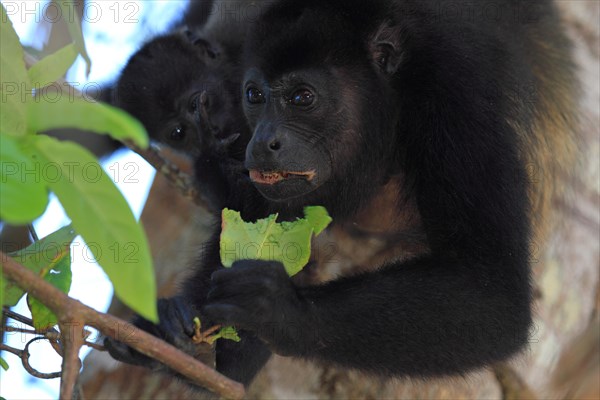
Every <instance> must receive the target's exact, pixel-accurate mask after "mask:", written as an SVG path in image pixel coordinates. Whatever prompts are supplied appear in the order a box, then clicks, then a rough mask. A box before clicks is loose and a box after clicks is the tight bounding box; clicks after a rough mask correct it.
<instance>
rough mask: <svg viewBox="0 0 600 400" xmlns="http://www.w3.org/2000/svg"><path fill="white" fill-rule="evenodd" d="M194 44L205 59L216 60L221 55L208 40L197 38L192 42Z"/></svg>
mask: <svg viewBox="0 0 600 400" xmlns="http://www.w3.org/2000/svg"><path fill="white" fill-rule="evenodd" d="M192 44H193V45H194V46H195V47H196V48H197V49H198V50H200V51H201V52H202V54H203V55H204V58H205V59H207V60H208V59H210V60H216V59H217V58H219V56H220V55H221V52H220V51H219V49H218V48H217V47H215V46H213V45H212V43H210V42H209V41H208V40H206V39H203V38H196V39H194V40H193V41H192Z"/></svg>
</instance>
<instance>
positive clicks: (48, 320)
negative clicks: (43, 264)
mask: <svg viewBox="0 0 600 400" xmlns="http://www.w3.org/2000/svg"><path fill="white" fill-rule="evenodd" d="M42 272H43V273H44V275H43V276H44V280H45V281H46V282H48V283H50V284H52V285H54V286H55V287H57V288H58V289H60V290H61V291H62V292H63V293H65V294H68V293H69V289H70V288H71V280H72V278H73V274H72V272H71V252H70V251H69V250H68V249H67V252H66V253H64V255H63V256H62V257H61V258H60V259H59V260H58V261H57V262H56V264H53V265H52V267H51V268H46V269H44V270H43V271H42ZM27 305H28V306H29V310H30V311H31V316H32V318H33V324H34V326H35V328H36V329H46V328H50V327H52V326H54V325H56V324H57V323H58V318H57V317H56V315H54V313H53V312H52V311H50V310H49V309H48V308H47V307H46V306H45V305H44V304H42V303H41V302H40V301H39V300H37V299H36V298H35V297H32V296H31V295H27Z"/></svg>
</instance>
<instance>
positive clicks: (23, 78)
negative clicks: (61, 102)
mask: <svg viewBox="0 0 600 400" xmlns="http://www.w3.org/2000/svg"><path fill="white" fill-rule="evenodd" d="M0 82H2V85H1V87H0V97H1V103H0V107H2V112H1V113H0V132H1V133H2V134H4V135H13V136H23V135H25V133H26V132H27V123H26V119H25V118H26V108H25V102H26V101H27V99H28V98H29V97H31V96H30V95H29V94H28V93H26V92H25V89H26V88H27V87H29V77H28V76H27V69H26V68H25V61H24V59H23V48H22V47H21V43H20V42H19V37H18V36H17V33H16V32H15V30H14V29H13V25H12V23H11V21H10V19H9V18H8V15H7V14H6V10H5V9H4V5H0Z"/></svg>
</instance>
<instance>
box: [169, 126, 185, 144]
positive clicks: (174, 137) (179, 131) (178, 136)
mask: <svg viewBox="0 0 600 400" xmlns="http://www.w3.org/2000/svg"><path fill="white" fill-rule="evenodd" d="M169 139H170V140H171V141H173V142H181V141H182V140H183V139H185V130H184V129H183V128H182V127H181V126H176V127H175V129H173V130H172V131H171V134H170V135H169Z"/></svg>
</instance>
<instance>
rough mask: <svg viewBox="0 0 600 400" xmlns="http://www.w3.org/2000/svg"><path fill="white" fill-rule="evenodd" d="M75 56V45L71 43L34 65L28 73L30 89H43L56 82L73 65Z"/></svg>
mask: <svg viewBox="0 0 600 400" xmlns="http://www.w3.org/2000/svg"><path fill="white" fill-rule="evenodd" d="M77 55H78V53H77V49H76V48H75V44H74V43H71V44H69V45H67V46H65V47H63V48H62V49H60V50H58V51H57V52H56V53H54V54H50V55H49V56H47V57H44V58H43V59H42V60H40V61H38V62H37V63H35V65H33V66H32V67H31V68H29V71H28V75H29V81H30V82H31V85H32V87H35V88H43V87H46V86H48V85H50V84H51V83H54V82H56V80H57V79H59V78H61V77H63V76H64V75H65V73H66V72H67V70H68V69H69V67H71V65H73V62H75V59H76V58H77Z"/></svg>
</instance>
